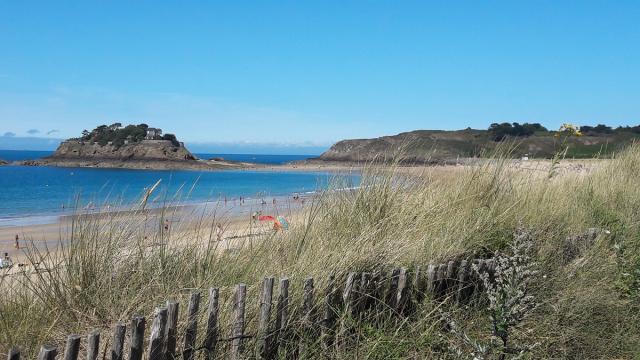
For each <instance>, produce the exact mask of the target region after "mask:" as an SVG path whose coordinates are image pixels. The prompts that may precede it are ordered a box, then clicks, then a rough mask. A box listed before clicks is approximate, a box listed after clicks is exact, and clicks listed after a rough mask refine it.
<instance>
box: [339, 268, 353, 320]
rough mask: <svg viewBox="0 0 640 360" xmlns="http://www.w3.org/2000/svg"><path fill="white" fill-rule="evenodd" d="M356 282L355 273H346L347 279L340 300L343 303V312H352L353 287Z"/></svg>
mask: <svg viewBox="0 0 640 360" xmlns="http://www.w3.org/2000/svg"><path fill="white" fill-rule="evenodd" d="M355 282H356V273H353V272H350V273H349V274H348V275H347V281H346V282H345V284H344V292H343V293H342V302H343V304H344V311H345V313H350V312H353V305H354V298H355V294H354V292H355V291H354V290H355V289H354V287H355Z"/></svg>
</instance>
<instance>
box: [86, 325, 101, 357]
mask: <svg viewBox="0 0 640 360" xmlns="http://www.w3.org/2000/svg"><path fill="white" fill-rule="evenodd" d="M99 349H100V331H98V330H93V331H92V332H90V333H89V336H87V360H97V359H98V351H99Z"/></svg>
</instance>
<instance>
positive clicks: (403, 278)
mask: <svg viewBox="0 0 640 360" xmlns="http://www.w3.org/2000/svg"><path fill="white" fill-rule="evenodd" d="M410 288H411V283H410V282H409V271H408V270H407V268H405V267H402V268H400V271H399V272H398V292H397V294H396V301H395V305H396V308H395V309H394V310H395V312H396V313H397V314H399V315H404V314H405V311H406V310H408V308H409V305H410V300H411V299H409V290H410Z"/></svg>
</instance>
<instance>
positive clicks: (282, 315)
mask: <svg viewBox="0 0 640 360" xmlns="http://www.w3.org/2000/svg"><path fill="white" fill-rule="evenodd" d="M288 322H289V279H288V278H282V279H280V293H279V294H278V304H277V305H276V323H275V327H274V329H273V336H272V340H273V346H271V351H272V354H273V358H276V357H277V356H278V350H279V348H280V343H281V342H282V339H285V341H286V339H287V326H288Z"/></svg>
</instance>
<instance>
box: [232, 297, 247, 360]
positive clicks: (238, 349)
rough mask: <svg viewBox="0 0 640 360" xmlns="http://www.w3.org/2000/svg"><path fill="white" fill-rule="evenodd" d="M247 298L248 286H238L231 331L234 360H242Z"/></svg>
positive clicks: (234, 300) (234, 298)
mask: <svg viewBox="0 0 640 360" xmlns="http://www.w3.org/2000/svg"><path fill="white" fill-rule="evenodd" d="M246 296H247V285H245V284H238V285H236V291H235V294H234V297H233V320H232V321H233V324H232V329H231V359H232V360H240V359H241V358H242V344H243V342H244V341H243V340H244V339H243V338H244V309H245V298H246Z"/></svg>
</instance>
